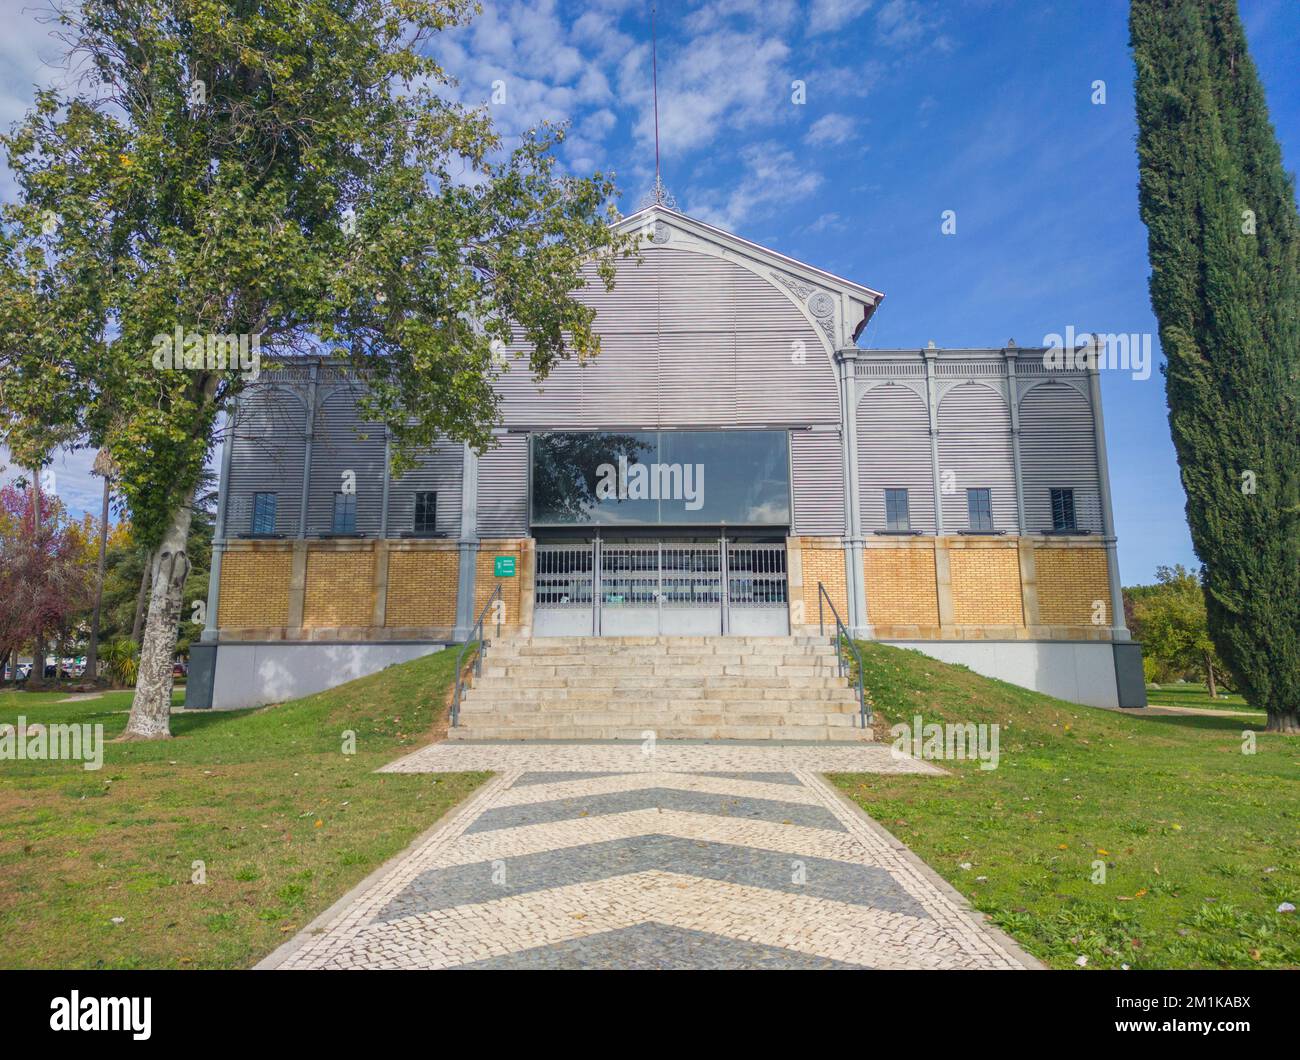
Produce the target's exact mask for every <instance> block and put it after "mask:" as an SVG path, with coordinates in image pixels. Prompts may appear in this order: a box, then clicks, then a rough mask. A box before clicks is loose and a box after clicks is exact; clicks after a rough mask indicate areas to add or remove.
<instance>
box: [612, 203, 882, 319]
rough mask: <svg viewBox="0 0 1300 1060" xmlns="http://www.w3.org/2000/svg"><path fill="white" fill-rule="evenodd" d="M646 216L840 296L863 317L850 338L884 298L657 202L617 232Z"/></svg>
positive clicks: (631, 216) (624, 222)
mask: <svg viewBox="0 0 1300 1060" xmlns="http://www.w3.org/2000/svg"><path fill="white" fill-rule="evenodd" d="M649 217H654V219H655V220H656V221H662V222H663V223H665V224H667V225H669V226H670V227H671V228H673V229H676V230H677V231H680V232H683V233H686V234H688V235H690V236H693V237H695V239H697V240H699V241H700V242H702V243H706V244H712V245H713V246H714V247H716V248H717V249H718V250H720V251H721V252H722V253H723V254H724V256H726V257H730V258H737V259H743V260H744V261H745V262H746V263H747V264H749V265H750V266H751V267H753V268H755V269H756V270H757V271H762V270H776V271H778V272H781V273H784V274H785V275H787V276H789V277H792V278H794V279H797V280H802V281H803V282H805V283H808V284H812V285H814V286H816V287H819V288H825V289H827V290H829V291H832V292H834V293H835V294H837V295H840V296H841V297H842V298H843V299H845V300H847V301H848V302H849V303H852V304H856V305H857V306H859V307H860V311H861V314H862V315H861V318H860V319H859V320H857V321H856V322H855V324H854V327H853V337H854V338H855V339H856V338H857V336H858V335H859V334H860V333H861V331H862V329H863V328H864V327H865V326H866V323H867V321H868V320H869V319H870V318H871V314H872V313H873V312H875V309H876V307H877V306H878V305H879V304H880V301H881V299H883V298H884V297H885V296H884V294H883V293H882V292H880V291H877V290H875V289H874V288H871V287H867V286H866V285H865V284H860V283H855V282H854V281H852V280H846V279H845V278H844V277H843V276H836V275H835V274H834V273H832V272H827V271H826V270H825V269H819V268H817V267H816V266H814V265H809V264H807V263H806V262H802V261H799V260H797V259H795V258H792V257H789V256H788V255H786V254H781V253H779V252H777V251H775V250H772V249H771V248H769V247H764V246H761V245H760V244H758V243H752V242H750V241H749V240H748V239H742V238H741V237H740V236H738V235H734V234H732V233H731V232H726V231H724V230H723V229H721V228H715V227H714V226H713V225H710V224H706V223H705V222H703V221H700V220H697V219H696V218H694V217H690V216H688V215H687V214H684V213H679V212H678V211H676V210H670V209H669V208H668V207H666V206H662V205H659V204H658V203H655V204H652V205H650V206H647V207H645V208H644V209H641V210H638V211H637V212H636V213H634V214H629V215H628V216H627V217H624V218H622V219H620V220H619V221H616V222H615V224H614V227H615V228H616V229H618V230H620V231H627V230H629V229H633V228H640V227H644V226H645V225H646V223H647V221H648V220H649Z"/></svg>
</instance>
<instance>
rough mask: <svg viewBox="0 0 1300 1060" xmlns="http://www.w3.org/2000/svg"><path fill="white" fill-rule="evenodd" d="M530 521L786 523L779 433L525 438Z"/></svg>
mask: <svg viewBox="0 0 1300 1060" xmlns="http://www.w3.org/2000/svg"><path fill="white" fill-rule="evenodd" d="M531 502H532V507H531V512H532V523H533V525H534V526H582V525H591V524H598V525H606V526H608V525H623V526H638V525H639V526H646V525H664V526H789V525H790V442H789V435H788V434H787V432H785V431H617V432H614V431H582V432H577V431H574V432H555V433H548V434H534V435H533V436H532V474H531Z"/></svg>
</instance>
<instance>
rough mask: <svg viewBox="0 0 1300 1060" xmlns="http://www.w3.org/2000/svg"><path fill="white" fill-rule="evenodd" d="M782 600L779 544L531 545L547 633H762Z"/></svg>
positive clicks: (779, 613)
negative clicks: (588, 617)
mask: <svg viewBox="0 0 1300 1060" xmlns="http://www.w3.org/2000/svg"><path fill="white" fill-rule="evenodd" d="M788 601H789V595H788V592H787V580H786V554H785V546H784V545H781V544H734V543H731V542H728V541H726V540H725V539H719V540H718V542H717V543H716V544H689V543H686V542H673V541H662V542H655V543H651V544H627V543H619V544H605V543H603V542H592V543H590V544H573V545H538V546H537V573H536V585H535V596H534V602H535V607H536V609H537V611H538V612H540V613H541V614H539V623H540V626H541V628H543V629H545V630H546V631H547V632H548V633H559V632H561V631H563V632H565V633H572V632H575V631H577V632H582V631H583V630H585V631H586V632H597V633H605V634H606V635H621V634H628V633H634V634H638V635H639V634H641V633H645V632H650V633H655V632H660V633H665V634H682V635H688V634H689V635H696V634H700V633H706V634H707V633H710V632H712V633H713V634H717V633H721V632H755V631H756V630H757V631H758V632H766V631H770V630H777V627H776V625H773V623H778V624H779V626H780V629H779V630H777V631H778V632H784V631H785V630H786V625H785V617H784V612H785V611H786V609H787V607H788ZM588 615H589V616H590V617H591V621H590V622H589V623H588V622H586V621H583V616H588ZM745 616H750V617H749V618H748V619H746V618H745ZM778 616H780V617H779V621H778ZM733 622H734V623H735V625H734V627H733ZM755 623H758V626H755ZM579 626H581V629H579Z"/></svg>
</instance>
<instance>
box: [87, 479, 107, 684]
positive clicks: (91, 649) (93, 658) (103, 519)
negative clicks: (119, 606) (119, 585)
mask: <svg viewBox="0 0 1300 1060" xmlns="http://www.w3.org/2000/svg"><path fill="white" fill-rule="evenodd" d="M108 495H109V481H108V476H107V475H105V476H104V510H103V514H102V515H101V516H100V520H99V568H98V570H97V572H96V574H95V612H94V614H93V615H92V616H91V619H90V643H89V644H88V645H87V646H86V672H85V675H84V676H85V679H86V680H87V681H93V680H95V678H96V677H98V676H99V611H100V608H101V606H102V605H103V602H104V553H105V552H106V551H107V550H108Z"/></svg>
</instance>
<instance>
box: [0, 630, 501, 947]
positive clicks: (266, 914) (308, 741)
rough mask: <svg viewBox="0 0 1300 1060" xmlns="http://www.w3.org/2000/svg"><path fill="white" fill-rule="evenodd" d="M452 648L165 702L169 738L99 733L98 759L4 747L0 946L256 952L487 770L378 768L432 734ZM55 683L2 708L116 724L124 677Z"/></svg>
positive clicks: (8, 713) (2, 701) (125, 700)
mask: <svg viewBox="0 0 1300 1060" xmlns="http://www.w3.org/2000/svg"><path fill="white" fill-rule="evenodd" d="M454 665H455V652H451V651H444V652H439V653H436V654H434V655H430V656H426V657H424V658H421V659H417V660H416V661H414V662H411V663H407V664H405V665H402V666H394V667H390V668H389V669H387V670H384V671H382V672H380V673H377V674H373V675H371V676H369V677H365V678H362V679H361V680H359V681H353V682H351V683H349V684H346V685H341V686H339V687H338V688H334V689H331V690H330V691H328V692H322V693H319V694H318V695H314V696H308V697H306V698H304V699H299V700H295V701H293V702H290V703H285V704H282V705H280V706H277V707H274V708H265V709H261V710H254V711H219V712H212V713H204V714H184V715H176V716H174V717H173V718H172V732H173V733H174V735H175V737H176V738H175V739H172V740H167V741H161V742H156V743H123V744H113V743H109V744H107V745H106V749H105V755H104V766H103V768H102V769H100V770H98V771H86V770H84V769H83V768H82V766H81V764H80V763H78V762H15V761H6V762H0V954H3V963H4V964H5V965H6V966H9V967H87V968H101V967H103V968H130V967H144V968H174V967H198V968H229V967H243V966H247V965H250V964H253V963H255V962H256V961H257V960H259V959H260V958H261V957H263V956H264V955H265V954H267V953H269V952H270V951H271V950H272V949H274V948H275V947H276V946H277V945H279V944H280V943H281V942H283V941H284V940H285V939H287V938H289V937H290V936H291V935H292V934H293V933H294V932H296V931H297V930H298V929H300V928H301V927H302V926H303V925H305V924H306V923H307V922H308V921H309V920H310V919H311V918H312V917H313V916H315V915H316V914H317V913H319V912H320V911H321V910H323V909H324V908H326V907H327V906H328V905H329V904H330V903H331V902H333V901H334V900H336V899H337V898H339V897H340V896H341V895H343V894H344V893H345V892H346V891H347V890H348V889H349V888H350V887H352V886H353V885H354V884H356V883H357V882H358V881H359V880H361V879H362V878H363V877H364V876H365V875H366V873H368V872H369V871H370V870H372V869H373V868H375V867H376V866H377V865H379V864H380V863H381V862H383V861H384V860H385V859H386V858H389V857H391V856H392V855H394V854H396V853H397V852H399V851H400V850H401V849H402V848H403V847H405V846H406V845H407V844H408V843H409V842H410V841H411V840H412V839H413V838H414V837H415V836H416V835H418V834H419V833H420V832H421V831H423V830H424V829H426V828H428V827H429V826H430V825H431V824H432V823H433V822H434V821H436V820H437V819H438V818H439V817H440V816H441V815H442V814H443V813H445V812H446V811H447V810H448V809H449V808H450V807H451V806H453V805H455V804H456V803H457V802H459V801H460V800H461V799H463V798H464V797H465V796H466V795H467V794H468V793H469V792H470V791H472V790H473V789H474V788H475V787H476V786H477V785H478V784H479V783H481V782H482V780H483V779H484V777H485V775H484V774H451V775H446V774H444V775H441V776H437V777H434V776H428V775H424V776H413V775H412V776H403V775H397V774H376V773H375V772H374V770H375V769H376V768H377V767H378V766H380V765H383V764H384V763H385V762H388V761H391V760H392V759H393V758H395V757H396V756H397V755H399V754H401V753H402V752H403V751H405V750H410V749H413V748H415V747H416V746H418V745H420V744H421V743H424V742H427V740H428V739H429V735H430V733H431V732H432V730H433V728H434V726H435V724H436V723H437V721H438V720H439V719H440V717H441V716H442V714H443V712H444V708H443V703H444V702H445V698H446V694H447V690H448V688H449V687H450V682H451V675H452V670H453V667H454ZM59 698H62V695H61V694H58V693H48V694H42V693H22V692H9V693H3V694H0V722H10V723H15V722H16V721H17V717H18V715H20V714H21V715H24V716H25V717H26V719H27V723H28V724H29V725H30V724H33V723H35V722H38V721H40V722H76V723H90V724H102V725H103V726H104V731H105V736H106V738H108V739H111V738H112V737H113V736H115V735H116V734H118V733H120V732H121V731H122V729H123V728H124V727H125V724H126V713H125V712H126V711H127V710H128V709H129V707H130V698H131V694H130V693H129V692H120V693H109V694H107V695H105V696H103V697H102V698H100V699H94V700H84V701H81V702H77V703H58V702H57V700H58V699H59ZM349 732H351V733H354V734H355V753H354V754H346V753H344V747H345V740H347V735H346V734H347V733H349ZM196 862H202V866H197V865H196V864H195V863H196ZM196 879H203V880H204V881H205V882H194V881H195V880H196ZM119 917H120V918H121V921H120V922H118V923H115V922H114V918H119Z"/></svg>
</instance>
